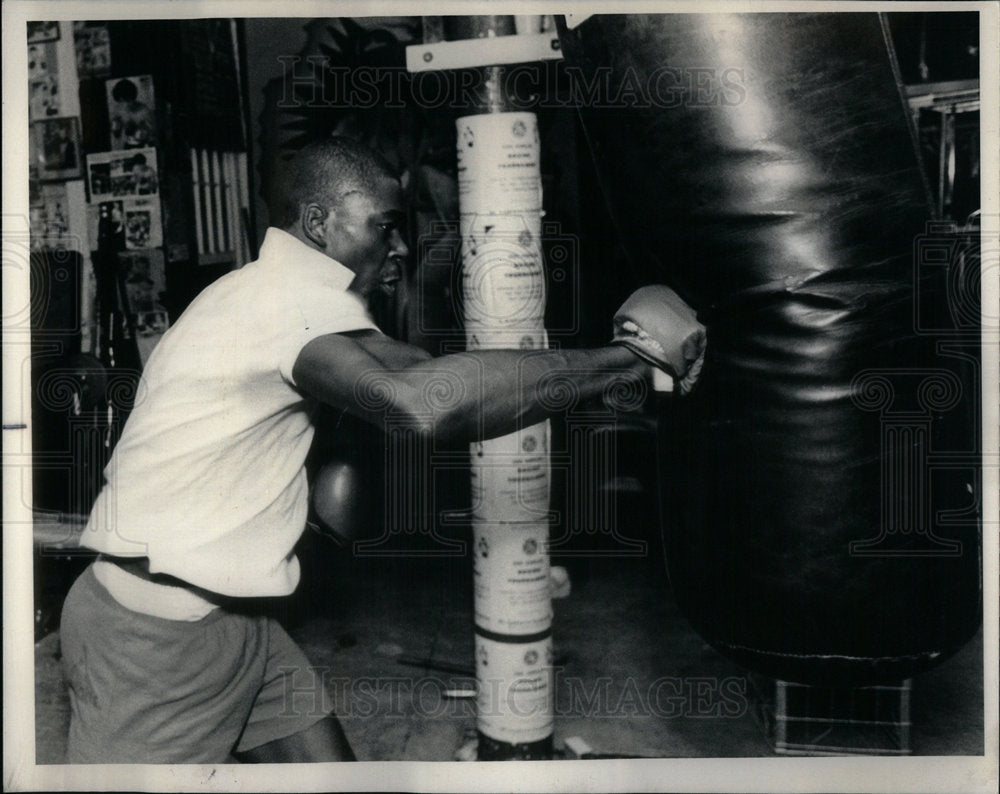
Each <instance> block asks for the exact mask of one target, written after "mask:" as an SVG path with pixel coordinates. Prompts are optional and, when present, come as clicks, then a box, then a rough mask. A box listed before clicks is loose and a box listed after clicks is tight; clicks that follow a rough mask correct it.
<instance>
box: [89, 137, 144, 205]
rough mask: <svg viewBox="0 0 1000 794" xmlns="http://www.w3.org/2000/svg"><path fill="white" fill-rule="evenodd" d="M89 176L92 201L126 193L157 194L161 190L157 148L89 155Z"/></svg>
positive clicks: (126, 194) (118, 196)
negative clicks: (157, 165)
mask: <svg viewBox="0 0 1000 794" xmlns="http://www.w3.org/2000/svg"><path fill="white" fill-rule="evenodd" d="M87 179H88V181H89V183H90V200H91V201H105V200H107V199H113V198H121V197H123V196H155V195H157V194H158V193H159V181H158V178H157V170H156V149H153V148H147V149H137V150H135V151H129V152H127V153H126V152H124V151H112V152H99V153H98V154H90V155H87Z"/></svg>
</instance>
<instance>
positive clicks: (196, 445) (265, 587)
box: [81, 228, 375, 596]
mask: <svg viewBox="0 0 1000 794" xmlns="http://www.w3.org/2000/svg"><path fill="white" fill-rule="evenodd" d="M353 278H354V273H353V272H352V271H350V270H349V269H348V268H346V267H344V266H343V265H341V264H340V263H339V262H336V261H335V260H333V259H330V258H329V257H327V256H325V255H324V254H322V253H320V252H319V251H316V250H314V249H312V248H310V247H309V246H307V245H305V244H304V243H302V242H300V241H299V240H297V239H296V238H294V237H293V236H292V235H290V234H288V233H287V232H283V231H281V230H279V229H275V228H270V229H268V230H267V235H266V237H265V238H264V244H263V245H262V246H261V251H260V258H259V259H258V260H257V261H255V262H251V263H250V264H248V265H246V266H245V267H243V268H242V269H240V270H236V271H233V272H232V273H228V274H227V275H225V276H223V277H222V278H220V279H219V280H218V281H216V282H215V283H213V284H212V285H210V286H209V287H207V288H206V289H205V290H204V291H203V292H202V293H201V294H200V295H199V296H198V297H197V298H196V299H195V300H194V301H193V302H192V303H191V305H190V306H189V307H188V308H187V310H186V311H185V312H184V313H183V314H182V315H181V317H180V319H179V320H178V321H177V323H176V324H175V325H174V326H173V327H172V328H171V329H170V330H169V331H168V332H167V333H166V334H165V335H164V337H163V338H162V339H161V340H160V342H159V344H157V346H156V349H155V350H154V351H153V354H152V356H151V357H150V359H149V361H148V363H147V365H146V368H145V370H144V372H143V373H142V378H141V381H140V383H139V390H138V394H137V396H136V402H135V409H134V410H133V411H132V413H131V415H130V416H129V418H128V421H127V422H126V424H125V428H124V432H123V433H122V435H121V438H120V439H119V441H118V444H117V446H116V447H115V450H114V453H113V454H112V456H111V460H110V461H109V463H108V465H107V467H106V468H105V470H104V475H105V480H106V482H105V485H104V488H103V490H102V491H101V493H100V495H99V496H98V498H97V501H96V502H95V504H94V508H93V510H92V511H91V515H90V520H89V522H88V524H87V526H86V528H85V530H84V534H83V537H82V540H81V543H82V544H83V545H85V546H88V547H90V548H93V549H96V550H98V551H102V552H106V553H108V554H114V555H121V556H146V557H148V558H149V566H150V571H151V572H153V573H159V572H162V573H167V574H171V575H173V576H176V577H178V578H180V579H183V580H184V581H186V582H189V583H191V584H193V585H196V586H198V587H202V588H205V589H206V590H211V591H213V592H216V593H221V594H223V595H229V596H271V595H286V594H288V593H291V592H292V591H293V590H294V589H295V587H296V585H297V584H298V581H299V563H298V560H297V559H296V558H295V555H294V554H293V553H292V549H293V547H294V545H295V543H296V541H297V540H298V538H299V536H300V535H301V534H302V531H303V529H304V528H305V522H306V514H307V511H308V485H307V482H306V472H305V467H304V462H305V458H306V454H307V452H308V451H309V447H310V444H311V442H312V438H313V424H312V416H311V415H312V412H313V410H314V409H315V407H316V401H315V400H313V399H312V398H308V397H306V396H305V395H304V394H303V393H302V392H300V391H298V390H297V389H296V388H295V385H294V382H293V380H292V367H293V366H294V364H295V360H296V358H297V357H298V355H299V352H300V351H301V350H302V348H303V346H304V345H305V344H306V343H307V342H309V341H310V340H311V339H313V338H315V337H317V336H321V335H323V334H330V333H338V332H343V331H352V330H358V329H364V328H372V329H373V328H375V324H374V323H373V322H372V319H371V316H370V315H369V313H368V311H367V308H366V307H365V305H364V303H363V302H362V300H361V299H360V298H359V297H357V296H356V295H354V294H353V293H350V292H346V289H347V287H348V286H349V285H350V283H351V281H352V279H353ZM118 570H120V569H118Z"/></svg>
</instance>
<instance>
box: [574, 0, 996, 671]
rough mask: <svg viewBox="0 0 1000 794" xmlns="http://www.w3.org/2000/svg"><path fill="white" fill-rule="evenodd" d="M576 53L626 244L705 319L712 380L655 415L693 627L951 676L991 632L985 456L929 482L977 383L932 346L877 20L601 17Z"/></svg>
mask: <svg viewBox="0 0 1000 794" xmlns="http://www.w3.org/2000/svg"><path fill="white" fill-rule="evenodd" d="M560 34H561V38H562V46H563V52H564V54H565V57H566V61H567V64H568V66H569V67H570V68H571V69H572V70H574V72H573V75H572V76H573V77H574V79H575V80H576V89H577V90H576V94H577V99H578V103H579V105H580V109H581V115H582V118H583V124H584V129H585V131H586V137H587V139H588V141H589V145H590V148H591V151H592V153H593V156H594V160H595V164H596V168H597V173H598V177H599V179H600V181H601V183H602V189H603V191H604V193H605V198H606V199H607V204H608V207H609V209H610V213H611V216H612V225H613V227H614V231H615V232H616V234H617V236H618V239H619V240H620V241H621V243H622V245H623V246H624V248H625V249H626V251H627V252H628V255H629V258H630V260H631V262H632V263H633V267H634V268H635V270H637V271H638V272H640V273H641V275H642V278H643V280H644V281H645V282H646V283H651V282H662V283H666V284H669V285H670V286H672V287H674V288H675V289H676V290H677V291H678V292H679V293H680V294H681V295H682V296H683V297H684V298H685V299H686V300H687V301H688V302H689V303H690V304H691V305H692V306H694V307H695V308H696V309H697V310H698V312H699V319H701V320H702V322H704V323H706V325H707V326H708V334H709V345H708V357H707V359H706V362H705V367H704V372H703V375H702V379H701V382H700V384H699V386H698V387H697V388H696V390H695V392H694V393H693V394H691V395H690V396H688V397H686V398H683V399H679V400H675V401H673V406H674V407H673V410H674V411H675V412H676V413H675V415H673V416H664V417H663V422H662V424H663V426H664V428H665V432H664V441H663V445H662V452H661V455H662V456H663V460H664V463H665V464H666V465H665V467H664V472H665V475H664V482H663V483H662V487H663V489H664V493H665V496H666V498H665V506H666V510H665V521H666V525H667V526H666V533H667V543H666V546H667V554H668V568H669V574H670V579H671V583H672V585H673V588H674V591H675V594H676V597H677V599H678V602H679V603H680V606H681V609H682V611H683V612H684V613H685V615H686V616H687V617H688V619H689V620H690V621H691V622H692V624H693V625H694V626H695V628H696V629H697V630H698V631H699V633H700V634H701V635H702V636H703V637H704V638H705V639H706V640H707V641H708V642H710V643H711V644H712V645H713V646H714V647H716V648H717V649H718V650H720V651H721V652H723V653H724V654H726V655H728V656H729V657H730V658H733V659H735V660H737V661H739V662H741V663H743V664H745V665H746V666H748V667H750V668H752V669H755V670H758V671H760V672H762V673H765V674H768V675H771V676H773V677H776V678H782V679H787V680H795V681H802V682H805V683H816V684H825V685H828V686H835V685H845V686H846V685H851V686H858V685H865V684H872V683H876V682H879V681H889V680H893V679H901V678H905V677H908V676H911V675H913V674H915V673H918V672H920V671H922V670H925V669H927V668H929V667H931V666H933V665H934V664H936V663H937V662H939V661H941V660H942V659H944V658H946V657H947V656H948V655H950V654H951V653H952V652H954V651H955V650H957V649H958V648H960V647H961V646H962V645H963V644H964V643H965V642H966V641H968V639H969V638H970V637H972V636H973V635H974V633H975V631H976V629H977V627H978V625H979V620H980V614H981V606H980V604H981V602H980V571H979V565H980V562H979V554H980V552H979V550H980V539H979V525H978V519H977V515H976V503H977V495H978V494H979V493H980V490H979V489H980V485H979V480H978V474H977V471H976V467H975V463H974V461H971V460H970V459H969V458H968V457H966V458H963V459H962V460H964V464H956V465H955V466H953V467H951V468H950V469H949V468H948V467H947V466H940V467H937V468H935V466H934V465H932V463H933V461H934V460H936V459H935V458H934V456H935V455H938V456H939V457H940V453H942V452H944V453H947V452H949V451H951V452H955V451H956V450H969V449H970V448H971V449H974V448H975V441H976V440H975V439H974V438H970V437H965V436H967V435H968V434H969V429H970V426H971V427H973V428H974V426H975V423H974V422H971V423H969V422H965V421H961V417H963V416H965V417H969V416H971V415H972V413H974V411H975V400H976V392H977V388H978V387H977V386H976V383H975V376H976V371H977V370H976V361H975V355H974V353H970V352H969V351H968V350H966V351H965V352H963V351H961V350H958V349H957V348H951V349H948V348H946V347H942V346H939V345H937V344H936V342H937V340H935V339H933V338H928V337H926V336H925V335H922V334H921V333H920V332H919V331H920V329H919V328H918V327H915V322H914V306H915V305H916V304H915V301H916V300H917V298H918V296H917V291H918V286H917V281H916V279H915V274H914V272H915V263H914V250H915V247H916V246H917V245H918V244H919V242H920V240H921V239H922V235H923V234H924V232H925V228H926V223H927V221H928V220H929V219H930V217H931V216H930V212H929V209H928V203H927V200H926V195H927V192H926V189H925V186H924V182H923V179H922V176H921V171H920V167H919V163H918V160H917V155H916V152H915V149H914V147H913V145H912V138H911V135H910V130H909V126H908V120H907V116H906V113H907V109H906V107H905V103H904V102H903V100H902V99H901V94H900V89H899V86H898V84H897V80H896V79H895V72H894V68H893V60H892V52H891V47H890V46H889V42H888V36H887V35H886V33H885V31H884V20H883V19H881V18H880V16H879V15H878V14H871V13H849V14H848V13H837V14H741V15H734V14H703V15H691V14H671V15H650V16H642V15H635V16H595V17H592V18H590V19H588V20H586V21H585V22H583V23H582V24H581V25H579V26H578V27H576V28H574V29H572V30H569V29H567V28H566V27H565V25H563V26H562V28H561V30H560ZM632 286H638V285H637V284H636V285H632ZM926 299H927V296H925V295H922V296H920V300H922V301H923V300H926ZM956 417H959V420H956ZM963 434H964V435H963ZM959 458H961V456H960V455H959V456H958V457H957V458H956V460H957V459H959Z"/></svg>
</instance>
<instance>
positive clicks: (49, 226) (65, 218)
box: [30, 182, 69, 249]
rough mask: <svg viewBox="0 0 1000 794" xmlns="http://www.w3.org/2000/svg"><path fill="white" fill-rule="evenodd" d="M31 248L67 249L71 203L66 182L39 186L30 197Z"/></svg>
mask: <svg viewBox="0 0 1000 794" xmlns="http://www.w3.org/2000/svg"><path fill="white" fill-rule="evenodd" d="M30 199H31V206H30V218H31V247H32V248H36V249H37V248H49V249H53V248H61V247H65V246H66V243H67V238H68V236H69V202H68V199H67V195H66V184H65V183H64V182H51V183H48V184H44V185H39V186H37V188H36V190H34V191H32V194H31V196H30Z"/></svg>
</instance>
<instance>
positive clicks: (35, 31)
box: [28, 22, 59, 44]
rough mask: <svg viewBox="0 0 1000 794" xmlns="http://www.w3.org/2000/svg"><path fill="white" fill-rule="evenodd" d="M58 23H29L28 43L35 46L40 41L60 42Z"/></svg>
mask: <svg viewBox="0 0 1000 794" xmlns="http://www.w3.org/2000/svg"><path fill="white" fill-rule="evenodd" d="M58 40H59V23H58V22H29V23H28V43H29V44H34V43H35V42H38V41H58Z"/></svg>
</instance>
